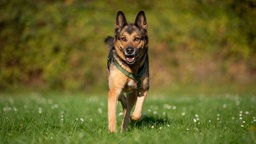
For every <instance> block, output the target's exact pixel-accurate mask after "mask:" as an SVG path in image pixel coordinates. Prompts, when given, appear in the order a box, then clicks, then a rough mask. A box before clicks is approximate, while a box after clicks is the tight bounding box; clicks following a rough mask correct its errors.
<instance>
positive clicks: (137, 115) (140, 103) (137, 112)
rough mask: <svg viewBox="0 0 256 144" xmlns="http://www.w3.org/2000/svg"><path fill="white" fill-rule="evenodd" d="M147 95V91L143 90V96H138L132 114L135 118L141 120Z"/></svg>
mask: <svg viewBox="0 0 256 144" xmlns="http://www.w3.org/2000/svg"><path fill="white" fill-rule="evenodd" d="M146 97H147V91H145V92H143V94H142V95H141V96H138V97H137V102H136V106H135V109H134V112H133V114H132V119H133V120H139V119H140V118H141V112H142V107H143V103H144V101H145V99H146Z"/></svg>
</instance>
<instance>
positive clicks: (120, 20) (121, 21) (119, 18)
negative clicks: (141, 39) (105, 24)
mask: <svg viewBox="0 0 256 144" xmlns="http://www.w3.org/2000/svg"><path fill="white" fill-rule="evenodd" d="M125 25H127V21H126V18H125V15H124V13H123V12H122V11H118V12H117V15H116V25H115V29H116V30H117V29H120V28H122V27H123V26H125Z"/></svg>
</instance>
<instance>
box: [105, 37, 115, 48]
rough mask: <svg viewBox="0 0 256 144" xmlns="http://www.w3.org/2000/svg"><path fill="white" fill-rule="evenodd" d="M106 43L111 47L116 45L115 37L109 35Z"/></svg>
mask: <svg viewBox="0 0 256 144" xmlns="http://www.w3.org/2000/svg"><path fill="white" fill-rule="evenodd" d="M104 42H105V44H107V45H108V47H109V49H112V48H113V47H114V37H112V36H107V37H106V38H105V40H104Z"/></svg>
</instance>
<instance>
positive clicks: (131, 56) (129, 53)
mask: <svg viewBox="0 0 256 144" xmlns="http://www.w3.org/2000/svg"><path fill="white" fill-rule="evenodd" d="M124 54H125V57H126V61H127V63H128V64H133V63H134V62H135V49H134V48H133V47H128V48H126V49H125V51H124Z"/></svg>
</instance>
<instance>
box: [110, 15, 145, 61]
mask: <svg viewBox="0 0 256 144" xmlns="http://www.w3.org/2000/svg"><path fill="white" fill-rule="evenodd" d="M114 41H115V42H114V43H115V50H116V51H117V54H118V56H119V57H120V58H121V59H123V60H124V61H126V63H127V64H129V65H132V64H134V63H135V62H136V61H138V60H140V59H141V58H142V57H143V56H144V54H145V53H146V52H147V48H148V46H147V44H148V36H147V21H146V16H145V14H144V11H140V12H139V13H138V14H137V16H136V18H135V22H134V23H130V24H128V23H127V21H126V18H125V15H124V13H123V12H122V11H118V12H117V16H116V24H115V40H114Z"/></svg>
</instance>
